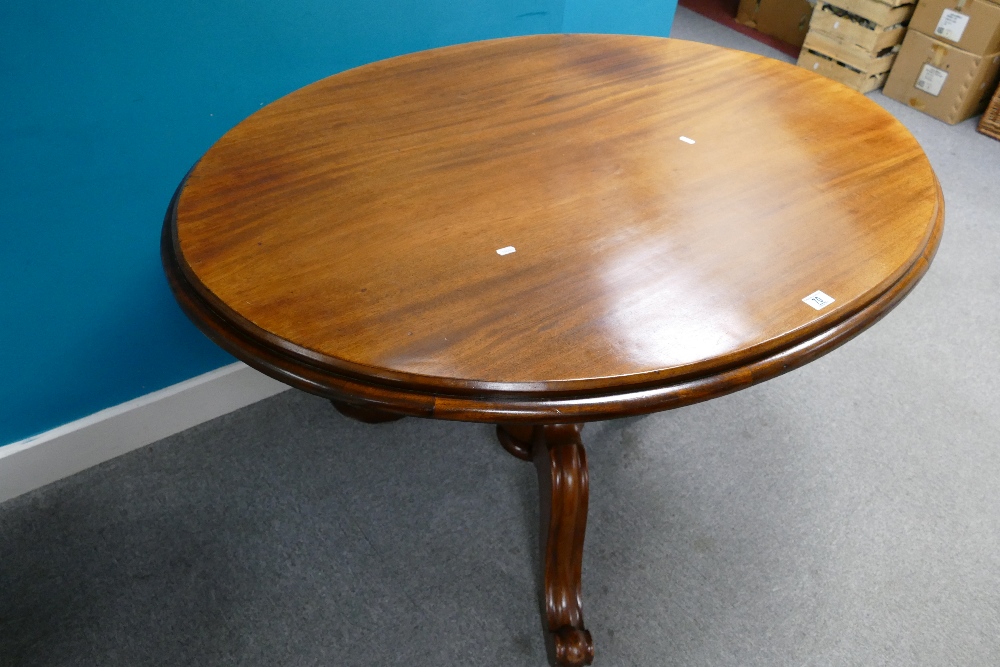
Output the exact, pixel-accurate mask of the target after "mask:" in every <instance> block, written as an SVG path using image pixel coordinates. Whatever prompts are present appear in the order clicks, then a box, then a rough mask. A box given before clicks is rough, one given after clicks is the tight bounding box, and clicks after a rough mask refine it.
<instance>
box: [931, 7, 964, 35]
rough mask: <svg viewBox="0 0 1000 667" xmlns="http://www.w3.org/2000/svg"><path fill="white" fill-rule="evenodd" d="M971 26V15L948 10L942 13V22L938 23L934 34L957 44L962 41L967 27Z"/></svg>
mask: <svg viewBox="0 0 1000 667" xmlns="http://www.w3.org/2000/svg"><path fill="white" fill-rule="evenodd" d="M967 25H969V15H968V14H962V13H960V12H956V11H955V10H954V9H946V10H944V11H943V12H941V20H940V21H938V24H937V28H934V34H935V35H937V36H938V37H944V38H945V39H948V40H951V41H953V42H957V41H959V40H961V39H962V33H964V32H965V26H967Z"/></svg>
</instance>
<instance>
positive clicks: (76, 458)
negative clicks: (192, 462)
mask: <svg viewBox="0 0 1000 667" xmlns="http://www.w3.org/2000/svg"><path fill="white" fill-rule="evenodd" d="M285 389H288V386H287V385H284V384H282V383H280V382H278V381H277V380H272V379H271V378H269V377H267V376H266V375H264V374H262V373H259V372H257V371H255V370H254V369H252V368H250V367H249V366H247V365H246V364H243V363H239V362H237V363H235V364H230V365H229V366H224V367H223V368H220V369H218V370H215V371H212V372H211V373H205V374H204V375H199V376H198V377H196V378H192V379H190V380H186V381H184V382H181V383H179V384H175V385H173V386H172V387H167V388H166V389H161V390H160V391H155V392H153V393H152V394H147V395H145V396H140V397H139V398H136V399H134V400H131V401H129V402H127V403H122V404H121V405H116V406H114V407H112V408H108V409H107V410H101V411H100V412H96V413H94V414H92V415H89V416H87V417H84V418H83V419H78V420H76V421H74V422H70V423H69V424H65V425H63V426H60V427H58V428H54V429H52V430H51V431H46V432H45V433H41V434H39V435H36V436H33V437H30V438H27V439H25V440H21V441H20V442H15V443H12V444H10V445H5V446H2V447H0V502H3V501H5V500H9V499H11V498H14V497H15V496H19V495H21V494H22V493H27V492H28V491H31V490H33V489H37V488H39V487H42V486H45V485H46V484H50V483H51V482H54V481H56V480H58V479H62V478H63V477H69V476H70V475H72V474H74V473H78V472H80V471H81V470H85V469H87V468H89V467H91V466H94V465H97V464H98V463H102V462H104V461H107V460H108V459H112V458H114V457H116V456H119V455H121V454H124V453H126V452H130V451H132V450H133V449H138V448H139V447H143V446H145V445H148V444H150V443H153V442H156V441H157V440H160V439H162V438H166V437H167V436H170V435H173V434H175V433H180V432H181V431H183V430H184V429H187V428H191V427H192V426H197V425H198V424H201V423H202V422H206V421H208V420H209V419H214V418H216V417H219V416H221V415H224V414H226V413H228V412H232V411H233V410H238V409H240V408H242V407H244V406H247V405H250V404H251V403H256V402H257V401H260V400H262V399H265V398H268V397H269V396H274V395H275V394H277V393H279V392H281V391H284V390H285Z"/></svg>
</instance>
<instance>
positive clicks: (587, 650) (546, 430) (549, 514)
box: [497, 424, 594, 667]
mask: <svg viewBox="0 0 1000 667" xmlns="http://www.w3.org/2000/svg"><path fill="white" fill-rule="evenodd" d="M580 429H581V427H580V426H579V425H576V424H555V425H549V426H533V427H529V426H512V425H501V426H498V427H497V436H498V437H499V439H500V444H502V445H503V446H504V449H506V450H507V451H508V452H510V453H511V454H513V455H514V456H517V457H518V458H522V459H530V460H533V461H534V463H535V470H536V471H537V472H538V495H539V501H540V505H541V513H540V519H541V539H540V540H539V545H540V546H541V550H542V568H543V569H542V579H543V581H542V596H543V610H544V614H545V626H546V630H547V632H546V638H545V643H546V647H547V649H548V652H549V658H550V660H551V661H552V662H553V663H554V664H555V665H559V666H561V667H562V666H564V667H580V666H582V665H589V664H590V663H591V662H593V660H594V641H593V639H592V638H591V636H590V632H589V631H588V630H587V628H586V627H584V625H583V602H582V600H581V592H580V573H581V570H582V567H583V538H584V533H585V532H586V529H587V501H588V498H589V495H590V478H589V475H588V473H587V453H586V451H585V450H584V448H583V442H582V441H581V440H580ZM529 432H530V436H531V437H530V439H529V438H528V437H527V436H528V433H529Z"/></svg>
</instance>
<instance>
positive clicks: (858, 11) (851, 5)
mask: <svg viewBox="0 0 1000 667" xmlns="http://www.w3.org/2000/svg"><path fill="white" fill-rule="evenodd" d="M824 4H832V5H836V6H837V7H839V8H840V9H843V10H844V11H847V12H850V13H851V14H854V15H855V16H861V17H864V18H866V19H868V20H869V21H871V22H872V23H877V24H879V25H880V26H884V27H889V26H894V25H897V24H905V23H906V22H907V21H908V20H909V18H910V17H911V16H913V10H914V9H915V8H916V6H917V5H916V3H915V2H914V0H903V1H902V2H900V3H899V4H897V5H889V4H886V3H884V2H881V1H880V0H821V1H820V2H817V3H816V9H819V8H820V6H822V5H824Z"/></svg>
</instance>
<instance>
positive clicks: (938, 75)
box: [913, 63, 948, 97]
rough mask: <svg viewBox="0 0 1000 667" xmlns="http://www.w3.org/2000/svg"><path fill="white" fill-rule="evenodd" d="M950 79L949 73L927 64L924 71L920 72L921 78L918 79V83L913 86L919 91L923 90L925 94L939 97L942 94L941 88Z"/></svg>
mask: <svg viewBox="0 0 1000 667" xmlns="http://www.w3.org/2000/svg"><path fill="white" fill-rule="evenodd" d="M947 78H948V73H947V72H945V71H944V70H943V69H938V68H937V67H934V65H931V64H930V63H927V64H926V65H924V67H923V69H921V70H920V76H918V77H917V82H916V83H915V84H913V85H914V86H915V87H916V88H917V89H918V90H922V91H924V92H925V93H928V94H930V95H933V96H934V97H937V96H938V95H940V94H941V87H942V86H943V85H944V82H945V80H946V79H947Z"/></svg>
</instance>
